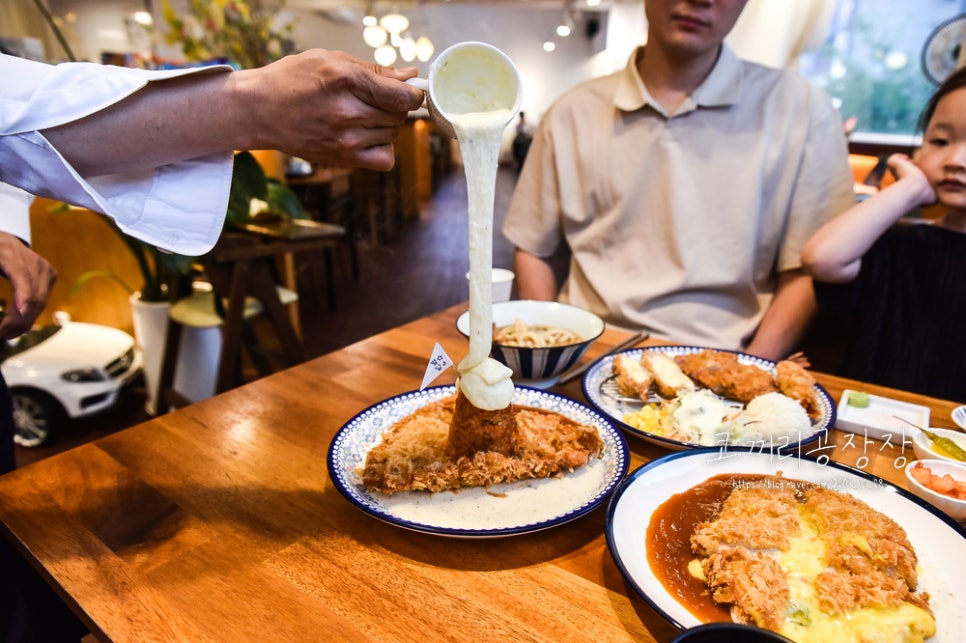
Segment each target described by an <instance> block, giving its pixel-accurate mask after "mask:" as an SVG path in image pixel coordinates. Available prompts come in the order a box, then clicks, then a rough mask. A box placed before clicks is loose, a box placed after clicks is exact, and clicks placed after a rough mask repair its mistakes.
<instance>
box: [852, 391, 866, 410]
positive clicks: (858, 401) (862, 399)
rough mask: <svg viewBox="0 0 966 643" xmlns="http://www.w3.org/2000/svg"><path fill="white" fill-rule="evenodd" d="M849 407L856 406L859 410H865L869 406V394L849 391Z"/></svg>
mask: <svg viewBox="0 0 966 643" xmlns="http://www.w3.org/2000/svg"><path fill="white" fill-rule="evenodd" d="M848 401H849V406H854V407H855V408H857V409H864V408H865V407H867V406H869V394H868V393H866V392H865V391H849V393H848Z"/></svg>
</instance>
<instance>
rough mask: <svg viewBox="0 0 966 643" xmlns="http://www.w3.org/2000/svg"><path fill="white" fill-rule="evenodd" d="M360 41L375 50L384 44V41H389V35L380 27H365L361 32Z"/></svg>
mask: <svg viewBox="0 0 966 643" xmlns="http://www.w3.org/2000/svg"><path fill="white" fill-rule="evenodd" d="M362 39H363V40H364V41H365V43H366V44H367V45H369V46H370V47H373V48H375V47H378V46H380V45H384V44H386V41H387V40H389V34H387V33H386V30H385V29H383V28H382V27H375V26H373V27H365V28H364V29H363V30H362Z"/></svg>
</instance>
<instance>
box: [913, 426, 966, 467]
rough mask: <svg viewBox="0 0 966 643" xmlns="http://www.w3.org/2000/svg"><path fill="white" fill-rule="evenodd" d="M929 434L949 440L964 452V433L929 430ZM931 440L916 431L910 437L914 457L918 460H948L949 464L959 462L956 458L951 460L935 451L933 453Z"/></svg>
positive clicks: (965, 438)
mask: <svg viewBox="0 0 966 643" xmlns="http://www.w3.org/2000/svg"><path fill="white" fill-rule="evenodd" d="M929 432H930V433H932V434H934V435H936V436H939V437H942V438H949V439H950V440H952V441H953V442H955V443H956V444H958V445H959V447H960V448H962V449H964V450H966V433H963V432H962V431H953V430H952V429H929ZM931 446H932V440H930V439H929V438H928V437H926V434H925V433H923V432H922V431H919V430H917V431H916V432H915V433H914V434H913V436H912V448H913V450H914V451H915V452H916V457H917V458H919V459H920V460H948V461H950V462H960V460H957V459H956V458H951V457H948V456H946V455H943V454H942V453H939V452H937V451H933V450H932V448H931Z"/></svg>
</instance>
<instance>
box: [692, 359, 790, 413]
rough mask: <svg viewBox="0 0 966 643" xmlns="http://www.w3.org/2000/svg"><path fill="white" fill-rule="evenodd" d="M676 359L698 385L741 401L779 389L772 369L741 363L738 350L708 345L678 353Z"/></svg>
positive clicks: (744, 402)
mask: <svg viewBox="0 0 966 643" xmlns="http://www.w3.org/2000/svg"><path fill="white" fill-rule="evenodd" d="M675 361H676V362H677V364H678V365H679V366H680V367H681V370H682V371H684V373H685V374H687V376H688V377H690V378H691V379H693V380H694V381H695V382H697V383H698V385H699V386H703V387H704V388H707V389H710V390H711V391H712V392H714V393H716V394H717V395H722V396H724V397H727V398H728V399H731V400H735V401H737V402H741V403H742V404H747V403H748V402H750V401H752V400H753V399H755V398H756V397H758V396H759V395H764V394H765V393H772V392H774V391H777V390H778V387H777V386H776V385H775V380H774V378H772V375H771V373H769V372H768V371H766V370H764V369H761V368H758V367H757V366H755V365H754V364H742V363H741V362H739V361H738V356H737V355H736V354H734V353H729V352H727V351H716V350H711V349H706V350H703V351H700V352H698V353H690V354H687V355H678V356H677V357H676V358H675Z"/></svg>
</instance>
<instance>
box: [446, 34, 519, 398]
mask: <svg viewBox="0 0 966 643" xmlns="http://www.w3.org/2000/svg"><path fill="white" fill-rule="evenodd" d="M495 56H497V57H498V56H499V54H495V53H494V52H492V51H489V50H487V49H481V48H479V47H474V46H466V47H460V46H458V45H457V46H455V47H454V48H453V50H452V51H451V52H450V53H449V54H447V53H445V52H444V54H443V55H442V56H441V57H440V61H437V62H442V64H441V65H440V66H439V68H438V69H437V70H436V71H435V74H434V80H433V91H432V96H431V98H432V100H433V101H435V107H436V108H438V109H439V111H440V112H441V113H442V114H443V115H444V117H445V119H446V121H448V123H449V124H450V125H452V127H453V132H454V133H455V134H456V140H457V141H458V142H459V146H460V152H461V154H462V156H463V168H464V171H465V173H466V192H467V196H468V200H469V262H470V275H469V287H470V292H469V294H470V304H469V313H470V338H469V351H468V354H467V355H466V357H465V358H464V359H463V360H462V361H461V362H460V363H459V365H458V367H457V369H458V371H459V374H460V377H459V381H458V382H457V386H458V387H459V388H460V390H461V391H462V392H463V395H465V396H466V398H467V399H468V400H469V401H470V403H471V404H473V406H475V407H476V408H479V409H484V410H488V411H494V410H497V409H503V408H506V407H507V406H509V404H510V401H511V400H512V399H513V381H512V380H511V379H510V376H511V375H512V371H511V370H510V369H509V368H507V367H506V366H504V365H503V364H501V363H499V362H497V361H496V360H494V359H492V358H491V357H490V356H489V355H490V349H491V346H492V341H493V292H492V285H491V283H490V280H491V268H492V265H493V203H494V198H495V192H496V172H497V165H498V163H499V155H500V143H501V141H502V139H503V130H504V129H505V128H506V125H507V123H509V121H510V119H511V118H513V111H514V110H515V109H516V107H514V108H513V110H511V109H510V108H509V107H508V106H511V105H515V104H518V97H519V91H520V87H519V78H518V77H517V76H516V72H515V70H513V68H512V63H511V64H510V65H509V66H508V65H507V64H505V63H504V62H503V61H500V60H498V58H496V57H495Z"/></svg>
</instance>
